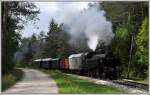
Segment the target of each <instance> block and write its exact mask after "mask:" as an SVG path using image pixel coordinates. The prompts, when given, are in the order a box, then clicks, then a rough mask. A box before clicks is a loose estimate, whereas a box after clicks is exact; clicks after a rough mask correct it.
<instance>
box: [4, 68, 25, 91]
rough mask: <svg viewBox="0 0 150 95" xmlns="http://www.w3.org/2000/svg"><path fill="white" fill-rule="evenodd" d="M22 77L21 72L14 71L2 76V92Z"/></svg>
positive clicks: (18, 70)
mask: <svg viewBox="0 0 150 95" xmlns="http://www.w3.org/2000/svg"><path fill="white" fill-rule="evenodd" d="M22 77H23V71H22V70H20V69H14V70H13V71H11V72H10V73H8V74H5V75H3V76H2V91H4V90H6V89H8V88H10V87H11V86H13V85H14V84H15V83H16V82H18V81H19V80H20V79H22Z"/></svg>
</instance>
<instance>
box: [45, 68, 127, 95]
mask: <svg viewBox="0 0 150 95" xmlns="http://www.w3.org/2000/svg"><path fill="white" fill-rule="evenodd" d="M44 72H46V73H48V74H49V75H50V76H51V77H52V78H53V79H54V80H55V81H56V83H57V86H58V89H59V93H63V94H64V93H65V94H67V93H70V94H76V93H80V94H87V93H88V94H91V93H93V94H96V93H101V94H109V93H112V94H122V93H125V92H124V91H122V90H119V89H117V88H114V87H111V86H106V85H98V84H95V83H93V82H90V81H88V80H82V79H78V78H76V77H73V76H69V75H66V74H64V73H61V72H60V71H57V70H55V71H54V70H44Z"/></svg>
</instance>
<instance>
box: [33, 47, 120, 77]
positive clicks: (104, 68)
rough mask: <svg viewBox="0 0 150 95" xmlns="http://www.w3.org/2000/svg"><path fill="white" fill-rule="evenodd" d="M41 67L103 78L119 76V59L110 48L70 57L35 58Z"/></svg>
mask: <svg viewBox="0 0 150 95" xmlns="http://www.w3.org/2000/svg"><path fill="white" fill-rule="evenodd" d="M34 62H35V63H38V64H39V66H40V67H41V68H45V69H58V70H61V71H63V72H68V73H75V74H80V75H86V76H90V77H96V78H101V79H116V78H117V77H118V61H117V59H116V58H115V57H114V55H113V53H112V52H111V51H110V50H107V51H105V50H104V49H99V50H96V51H91V52H87V53H79V54H72V55H70V56H69V57H68V58H56V59H52V58H45V59H37V60H34Z"/></svg>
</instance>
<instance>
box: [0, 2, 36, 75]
mask: <svg viewBox="0 0 150 95" xmlns="http://www.w3.org/2000/svg"><path fill="white" fill-rule="evenodd" d="M38 13H39V11H38V10H37V7H36V6H35V5H34V4H33V3H29V2H14V1H13V2H4V1H3V2H2V74H5V73H8V72H9V71H11V69H13V67H14V60H13V56H14V53H15V52H16V51H17V50H18V46H19V40H20V39H21V36H20V31H21V29H23V27H24V26H23V24H22V23H25V22H26V21H29V20H36V16H37V14H38Z"/></svg>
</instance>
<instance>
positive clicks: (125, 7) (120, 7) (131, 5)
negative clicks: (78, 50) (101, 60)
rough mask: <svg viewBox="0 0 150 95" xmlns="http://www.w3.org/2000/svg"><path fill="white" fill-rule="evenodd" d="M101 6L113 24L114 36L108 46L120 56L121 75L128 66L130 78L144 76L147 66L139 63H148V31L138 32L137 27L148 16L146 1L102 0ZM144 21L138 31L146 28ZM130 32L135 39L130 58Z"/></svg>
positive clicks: (124, 74) (125, 72)
mask: <svg viewBox="0 0 150 95" xmlns="http://www.w3.org/2000/svg"><path fill="white" fill-rule="evenodd" d="M101 8H102V9H104V10H105V11H106V16H107V19H109V20H111V21H112V24H113V31H114V34H115V37H114V39H113V40H112V43H111V45H110V46H111V48H112V50H113V52H114V54H115V55H116V56H117V57H119V58H120V62H121V63H120V67H119V69H120V72H121V76H123V77H126V75H127V71H128V67H129V69H130V72H129V74H130V76H131V77H130V78H140V77H145V76H144V75H145V74H144V72H148V69H147V68H148V66H146V65H141V64H147V63H148V62H147V58H148V48H146V47H148V44H147V42H146V41H148V38H147V35H148V33H147V32H145V33H139V30H138V29H139V27H140V25H141V23H142V21H143V19H144V18H145V16H148V2H102V3H101ZM146 23H147V22H146V21H145V26H144V25H143V27H142V28H140V31H146V30H147V26H146ZM146 33H147V34H146ZM131 34H133V35H134V38H135V39H134V40H133V49H132V53H131V54H132V56H131V59H130V57H129V55H130V46H131ZM137 43H138V44H137ZM144 44H145V45H144ZM129 61H131V65H130V66H129ZM139 70H140V71H141V72H139ZM142 75H143V76H142Z"/></svg>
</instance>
